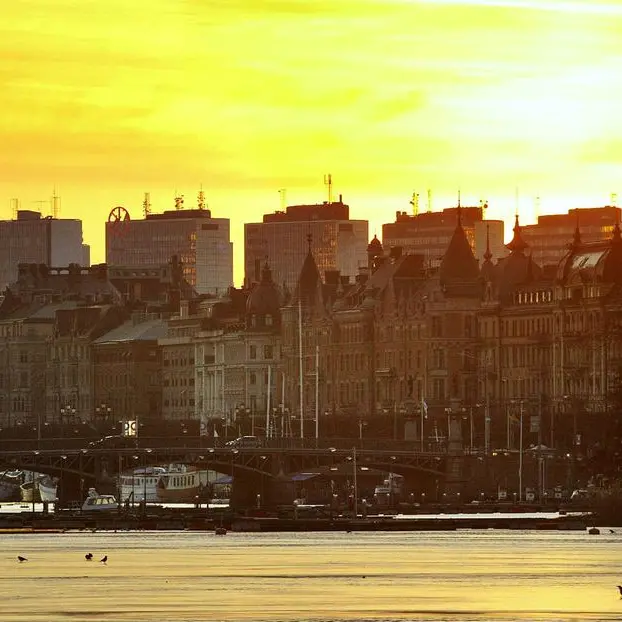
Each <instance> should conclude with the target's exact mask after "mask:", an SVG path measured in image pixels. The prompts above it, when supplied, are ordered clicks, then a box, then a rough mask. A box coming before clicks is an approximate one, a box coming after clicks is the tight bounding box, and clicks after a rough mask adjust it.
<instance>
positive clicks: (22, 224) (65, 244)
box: [0, 210, 88, 291]
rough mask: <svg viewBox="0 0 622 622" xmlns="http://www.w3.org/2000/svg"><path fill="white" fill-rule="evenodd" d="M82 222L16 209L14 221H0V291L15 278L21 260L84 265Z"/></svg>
mask: <svg viewBox="0 0 622 622" xmlns="http://www.w3.org/2000/svg"><path fill="white" fill-rule="evenodd" d="M87 257H88V247H87V246H86V245H84V244H83V241H82V221H81V220H75V219H64V218H63V219H58V218H43V217H42V216H41V213H39V212H36V211H31V210H18V211H17V218H16V219H15V220H3V221H0V291H2V290H4V288H5V287H6V286H7V285H9V284H10V283H13V282H15V281H16V280H17V277H18V265H19V264H20V263H29V264H44V265H46V266H68V265H69V264H77V265H87V266H88V263H85V261H84V260H85V258H87Z"/></svg>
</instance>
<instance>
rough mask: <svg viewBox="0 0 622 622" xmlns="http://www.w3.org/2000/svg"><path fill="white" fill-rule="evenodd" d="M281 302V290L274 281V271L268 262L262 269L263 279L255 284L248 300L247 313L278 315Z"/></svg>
mask: <svg viewBox="0 0 622 622" xmlns="http://www.w3.org/2000/svg"><path fill="white" fill-rule="evenodd" d="M280 303H281V300H280V296H279V291H278V289H277V287H276V285H275V284H274V282H273V281H272V272H271V270H270V268H269V266H268V264H267V263H266V264H265V265H264V267H263V270H262V271H261V281H260V282H259V283H258V284H257V285H255V287H254V288H253V291H252V292H251V293H250V296H249V297H248V300H247V301H246V313H248V314H252V315H273V316H276V315H277V314H278V313H279V308H280Z"/></svg>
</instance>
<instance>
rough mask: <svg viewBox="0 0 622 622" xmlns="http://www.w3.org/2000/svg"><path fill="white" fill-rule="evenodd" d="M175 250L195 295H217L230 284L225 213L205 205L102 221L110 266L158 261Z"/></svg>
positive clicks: (230, 254) (230, 258)
mask: <svg viewBox="0 0 622 622" xmlns="http://www.w3.org/2000/svg"><path fill="white" fill-rule="evenodd" d="M174 255H176V256H177V257H178V258H179V260H180V261H181V262H182V266H183V274H184V277H185V279H186V281H188V283H190V284H191V285H192V286H193V287H194V288H195V289H196V290H197V292H198V293H199V294H215V295H221V294H224V293H226V292H227V290H228V289H229V287H231V286H232V285H233V244H232V243H231V240H230V223H229V219H228V218H212V215H211V212H210V210H208V209H180V210H170V211H165V212H164V213H162V214H148V215H147V217H146V218H144V219H142V220H131V219H123V218H119V219H110V220H109V221H108V222H107V223H106V262H107V263H108V264H110V265H111V266H126V267H132V266H160V265H162V264H166V263H168V262H170V261H171V258H172V257H173V256H174Z"/></svg>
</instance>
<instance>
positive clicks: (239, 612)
mask: <svg viewBox="0 0 622 622" xmlns="http://www.w3.org/2000/svg"><path fill="white" fill-rule="evenodd" d="M605 532H606V533H605ZM601 533H602V535H600V536H589V535H587V534H586V533H584V532H568V533H548V532H514V531H513V532H504V531H481V532H479V531H459V532H445V533H430V532H410V533H349V534H348V533H329V534H234V533H229V534H227V535H226V536H215V535H214V534H212V533H198V532H186V533H183V532H182V533H179V532H174V533H172V532H157V533H152V532H147V533H136V532H125V533H116V534H115V533H90V532H76V533H72V532H68V533H65V534H50V535H27V534H23V535H0V542H1V552H0V620H1V621H2V622H9V621H15V620H19V621H23V622H26V621H28V622H34V621H38V620H45V621H59V620H63V621H67V620H72V621H80V620H105V621H108V620H110V621H132V622H138V621H141V620H162V621H171V622H176V621H193V620H197V621H203V620H220V621H223V622H224V621H233V620H245V621H247V620H253V621H261V620H291V621H310V620H313V621H328V620H362V621H366V620H370V621H371V620H384V621H396V620H400V621H403V620H460V621H466V620H547V621H550V620H559V621H566V620H586V621H587V620H622V600H620V596H619V594H618V591H617V589H616V585H617V584H622V529H620V530H619V533H614V534H610V533H609V530H608V529H603V530H602V531H601ZM86 552H92V553H93V554H94V556H95V559H96V560H99V559H100V558H101V557H102V556H103V555H104V554H107V555H108V558H109V561H108V563H107V564H106V565H103V564H101V563H99V561H93V562H86V561H85V560H84V554H85V553H86ZM18 554H21V555H24V556H26V557H28V559H29V561H28V562H24V563H21V564H20V563H18V562H17V560H16V556H17V555H18Z"/></svg>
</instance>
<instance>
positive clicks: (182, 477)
mask: <svg viewBox="0 0 622 622" xmlns="http://www.w3.org/2000/svg"><path fill="white" fill-rule="evenodd" d="M200 492H201V472H200V471H198V470H197V469H195V468H194V467H188V466H186V465H183V464H171V465H169V467H168V469H167V470H166V471H165V472H164V473H162V474H161V475H160V478H159V480H158V485H157V497H158V501H159V502H160V503H191V502H193V501H194V500H195V499H196V498H197V497H198V495H199V493H200Z"/></svg>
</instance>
